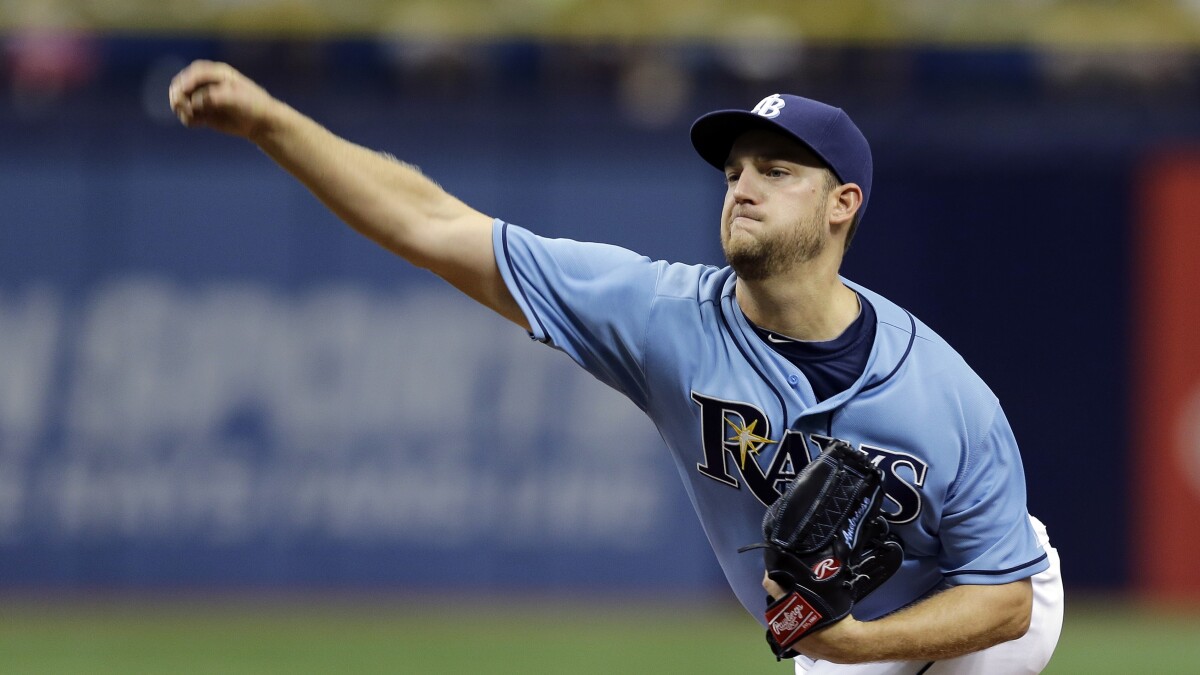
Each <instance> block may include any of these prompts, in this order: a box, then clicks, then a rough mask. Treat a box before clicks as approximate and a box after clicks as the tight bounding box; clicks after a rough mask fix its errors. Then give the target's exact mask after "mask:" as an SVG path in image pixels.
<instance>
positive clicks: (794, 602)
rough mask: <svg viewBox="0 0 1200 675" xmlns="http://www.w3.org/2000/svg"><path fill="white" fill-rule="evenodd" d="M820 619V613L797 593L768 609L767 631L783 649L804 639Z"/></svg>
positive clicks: (789, 595) (787, 596)
mask: <svg viewBox="0 0 1200 675" xmlns="http://www.w3.org/2000/svg"><path fill="white" fill-rule="evenodd" d="M820 619H821V614H820V612H818V611H817V610H815V609H813V606H812V605H810V604H808V602H806V601H805V600H804V598H802V597H800V594H799V593H796V592H795V591H793V592H791V593H789V594H787V595H785V596H784V597H783V599H781V600H778V601H776V602H775V603H774V604H772V605H771V606H770V607H768V608H767V630H769V631H771V636H772V637H774V638H775V642H776V643H778V644H779V646H781V647H790V646H791V645H792V643H794V642H795V641H796V640H799V639H800V638H802V637H804V634H805V633H807V632H808V629H810V628H812V627H813V624H815V623H816V622H817V621H819V620H820Z"/></svg>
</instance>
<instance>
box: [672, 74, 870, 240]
mask: <svg viewBox="0 0 1200 675" xmlns="http://www.w3.org/2000/svg"><path fill="white" fill-rule="evenodd" d="M753 129H768V130H772V131H778V132H782V133H784V134H786V135H788V136H791V137H792V138H794V139H796V140H797V141H800V142H801V143H803V144H804V145H806V146H808V147H809V149H811V150H812V151H813V152H814V153H816V155H817V157H820V158H821V160H822V161H824V162H825V164H826V165H827V166H828V167H829V168H830V170H832V171H833V173H834V175H836V176H837V177H838V180H840V181H842V182H843V183H855V184H857V185H858V187H859V188H861V189H862V193H863V203H862V206H861V207H859V218H860V219H861V218H862V213H863V211H864V210H865V209H866V208H867V200H868V199H869V198H870V196H871V173H872V169H871V146H870V145H869V144H868V143H867V138H866V137H865V136H863V134H862V132H861V131H859V130H858V127H857V126H855V125H854V122H852V121H850V116H849V115H847V114H846V112H845V111H844V110H842V109H841V108H835V107H833V106H831V105H826V104H824V103H821V102H820V101H814V100H812V99H810V98H803V97H801V96H793V95H791V94H772V95H770V96H768V97H766V98H764V99H763V100H761V101H759V102H758V105H756V106H754V107H753V108H752V109H750V110H718V111H716V112H711V113H708V114H707V115H704V116H703V117H701V118H700V119H698V120H696V122H695V123H694V124H692V145H693V146H695V148H696V152H699V153H700V156H701V157H703V158H704V161H706V162H708V163H709V164H712V165H713V166H715V167H717V168H718V169H720V170H722V171H724V170H725V161H726V160H727V159H729V151H730V149H732V148H733V143H734V141H736V140H737V139H738V137H739V136H741V135H742V134H744V133H746V132H747V131H751V130H753Z"/></svg>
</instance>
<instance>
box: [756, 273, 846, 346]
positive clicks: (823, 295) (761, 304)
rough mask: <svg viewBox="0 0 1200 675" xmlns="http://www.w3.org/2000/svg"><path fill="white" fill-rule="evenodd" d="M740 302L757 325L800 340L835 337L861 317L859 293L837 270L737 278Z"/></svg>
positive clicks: (830, 338)
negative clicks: (757, 279) (756, 278)
mask: <svg viewBox="0 0 1200 675" xmlns="http://www.w3.org/2000/svg"><path fill="white" fill-rule="evenodd" d="M736 294H737V302H738V305H739V306H740V307H741V308H742V312H743V313H745V315H746V318H747V319H749V320H750V321H752V322H754V324H755V325H757V326H760V327H762V328H765V329H767V330H771V331H775V332H777V333H780V334H782V335H786V336H789V337H793V338H796V339H798V340H813V341H817V340H832V339H834V338H836V337H837V336H839V335H841V334H842V332H844V331H845V330H846V328H847V327H848V326H849V325H850V324H851V323H853V322H854V319H855V318H857V317H858V312H859V305H858V294H857V293H855V292H854V291H852V290H850V289H849V288H847V287H846V285H845V284H843V283H842V280H841V278H840V277H838V275H837V273H836V271H834V272H832V273H826V274H813V273H811V271H809V273H805V274H800V275H787V276H777V277H772V278H770V279H765V280H762V281H745V280H743V279H741V278H739V279H738V280H737V287H736Z"/></svg>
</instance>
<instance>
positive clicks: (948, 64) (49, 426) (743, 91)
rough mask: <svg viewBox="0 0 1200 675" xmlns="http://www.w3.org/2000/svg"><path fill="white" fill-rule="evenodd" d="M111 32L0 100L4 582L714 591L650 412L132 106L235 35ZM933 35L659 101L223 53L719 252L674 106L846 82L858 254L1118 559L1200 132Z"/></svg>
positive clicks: (485, 163) (1058, 536)
mask: <svg viewBox="0 0 1200 675" xmlns="http://www.w3.org/2000/svg"><path fill="white" fill-rule="evenodd" d="M114 45H115V46H110V51H111V53H110V57H111V58H110V63H111V64H114V65H112V67H111V69H110V71H107V72H105V73H104V74H102V75H101V77H100V80H99V81H98V82H97V83H96V84H94V85H92V86H89V87H85V88H84V89H82V90H80V91H77V92H75V93H72V94H69V95H68V96H67V97H66V98H65V99H63V100H62V101H60V103H59V104H57V105H52V106H46V107H42V108H40V109H37V110H34V111H32V112H31V111H30V110H28V109H19V108H18V107H17V106H15V105H8V106H7V107H4V108H0V139H3V140H2V141H0V144H2V147H3V150H2V151H0V220H2V222H0V585H2V586H4V587H9V588H23V587H34V588H41V587H64V588H75V587H138V588H167V587H181V586H201V587H209V586H228V585H256V586H331V587H337V586H393V587H406V588H408V587H414V588H430V589H434V588H441V587H445V586H447V585H449V584H455V585H460V584H461V582H462V580H463V579H468V580H470V583H472V584H474V585H479V586H483V587H487V588H491V589H502V588H512V587H518V588H540V589H542V588H544V589H550V590H568V589H572V588H576V587H578V586H581V585H586V586H589V587H594V586H602V587H611V588H617V589H650V588H653V589H670V590H697V591H699V590H703V591H708V590H710V589H718V588H720V587H722V585H723V581H722V578H721V573H720V571H719V569H717V568H716V565H715V563H714V562H713V560H712V556H711V554H710V553H709V551H708V548H707V544H706V542H705V541H704V537H703V534H702V533H701V530H700V528H699V525H698V524H697V523H696V522H695V517H694V516H693V515H692V513H691V509H690V506H689V505H688V504H687V500H686V497H685V494H684V491H683V489H682V487H681V485H680V484H679V481H678V478H677V476H676V475H675V469H674V467H673V464H672V463H671V462H670V460H669V458H668V457H667V455H666V452H665V450H664V449H663V448H662V444H661V441H660V440H659V439H658V437H657V434H656V433H655V431H654V430H653V428H652V427H651V426H650V425H649V423H648V422H647V421H646V420H644V419H643V418H642V417H641V415H640V413H639V412H638V411H637V410H636V408H634V407H633V406H632V405H631V404H629V403H628V402H626V401H624V400H623V399H621V398H620V397H619V396H618V395H616V394H615V393H613V392H611V391H609V390H608V389H606V388H605V387H603V386H601V385H599V384H598V383H597V382H596V381H594V380H593V379H592V378H590V377H589V376H587V375H586V374H584V373H582V372H581V371H578V370H577V369H576V368H575V367H574V366H573V364H571V363H570V362H569V360H568V359H566V358H565V357H564V356H562V355H561V354H558V353H556V352H554V351H553V350H551V349H548V348H546V347H544V346H541V345H538V344H536V343H532V342H531V341H530V340H529V339H528V338H527V337H526V336H525V335H524V333H523V332H522V331H520V330H519V329H517V328H515V327H513V326H511V325H509V324H507V323H506V322H504V321H503V320H501V319H499V318H498V317H495V316H492V315H491V314H490V313H488V312H486V311H485V310H480V309H478V308H477V307H475V306H474V305H473V304H472V303H471V302H470V301H468V300H466V299H465V298H462V297H460V296H458V295H457V294H456V293H455V292H453V291H452V290H450V289H449V288H448V287H446V286H444V285H443V284H442V283H441V282H439V281H438V280H436V279H435V278H434V277H432V275H430V274H428V273H426V272H424V271H421V270H416V269H413V268H410V267H408V266H407V265H406V264H404V263H402V262H401V261H398V260H396V259H395V258H393V257H391V256H390V255H389V254H387V253H385V252H383V251H381V250H379V249H377V248H375V247H374V246H373V245H372V244H370V243H369V242H366V241H365V240H362V239H361V238H359V237H358V235H356V234H354V233H353V232H350V231H349V230H348V229H347V228H345V227H344V226H342V225H341V224H340V223H338V222H337V221H336V220H335V219H334V218H333V217H332V216H331V215H329V214H328V213H326V212H325V211H324V210H323V209H322V208H321V206H320V205H319V204H318V203H317V202H316V201H315V200H314V199H313V198H312V197H311V196H309V195H308V194H307V193H306V192H305V191H304V190H303V189H302V188H300V187H299V186H298V185H296V184H295V183H294V182H293V181H292V180H291V179H290V178H288V177H287V176H286V175H285V174H284V173H283V172H281V171H279V170H278V169H277V168H275V167H274V165H272V164H271V163H270V161H269V160H268V159H267V158H266V157H265V156H264V155H262V154H261V153H260V152H258V151H256V150H255V149H253V148H252V147H250V146H248V145H246V144H244V143H242V142H239V141H236V140H232V139H228V138H224V137H221V136H218V135H216V134H213V133H211V132H206V131H186V130H184V129H182V128H181V127H178V126H177V125H174V124H172V123H170V121H169V120H164V119H163V116H162V115H161V114H147V113H146V112H145V109H144V106H143V104H142V97H143V96H144V95H147V94H146V93H145V92H146V91H147V90H148V89H147V88H148V87H149V91H151V93H150V94H148V95H150V96H153V95H154V94H153V91H155V89H154V86H153V85H155V84H156V83H157V81H156V80H155V79H154V77H153V76H152V75H147V72H149V71H151V70H152V69H153V67H154V66H153V63H154V59H155V58H158V57H161V56H163V55H164V54H166V55H169V56H171V57H173V58H176V57H177V58H181V59H182V58H190V57H191V56H200V55H220V53H219V50H216V49H215V48H212V47H211V46H206V45H204V44H196V43H188V44H184V43H180V44H178V45H172V44H169V43H161V44H160V43H155V44H153V45H150V46H147V45H141V46H140V47H139V46H138V45H136V44H135V45H134V46H132V47H131V46H130V45H129V44H127V43H114ZM356 49H361V48H360V47H355V46H353V45H351V46H348V47H343V50H344V53H342V52H338V53H342V54H343V57H342V58H349V57H345V54H351V55H354V54H358V53H359V52H358V51H356ZM531 49H532V48H531ZM533 51H534V52H536V49H534V50H533ZM209 52H217V53H216V54H210V53H209ZM518 52H519V50H518ZM519 53H523V52H519ZM113 55H115V56H113ZM143 56H144V57H145V58H143ZM152 57H153V58H152ZM923 58H925V59H927V60H928V62H929V63H930V64H931V65H929V66H928V67H925V68H918V70H917V76H915V77H914V79H913V81H912V82H910V86H908V87H907V88H906V89H904V90H903V91H902V92H891V93H888V94H887V95H883V94H879V93H878V92H873V91H871V90H870V89H869V88H867V87H858V88H855V87H847V86H845V84H844V83H843V84H835V83H832V81H831V80H829V79H827V80H823V81H821V82H819V83H816V84H814V85H813V86H812V90H811V91H806V90H805V89H804V87H805V84H804V83H802V82H778V83H776V82H771V83H765V84H763V85H761V86H757V85H756V86H753V87H752V86H749V85H746V84H745V83H738V82H732V81H726V80H722V79H720V78H713V79H712V81H711V82H710V83H709V86H707V87H704V88H703V89H702V92H701V93H698V94H697V95H696V96H695V97H694V100H693V101H692V102H691V103H690V104H689V107H688V108H687V109H686V110H685V111H684V112H683V113H682V114H681V115H680V116H679V118H678V119H677V120H676V121H675V122H673V123H670V124H667V125H665V126H662V127H655V128H644V127H639V126H637V125H635V124H632V123H630V122H627V121H626V120H625V118H624V117H622V115H621V113H620V111H619V110H618V109H617V108H616V105H615V104H614V103H613V97H612V96H608V95H607V94H608V93H611V92H609V91H608V90H606V89H605V87H606V86H607V85H606V84H605V83H604V82H599V83H598V84H597V86H596V90H595V91H592V92H589V93H587V94H580V95H569V96H568V95H564V94H563V93H562V91H561V90H556V89H554V88H553V87H551V86H547V85H545V82H544V80H542V79H539V77H537V76H536V75H534V74H531V73H535V72H536V71H537V69H536V68H528V67H526V66H525V65H519V66H512V67H511V68H510V69H509V70H505V69H503V68H499V69H498V71H497V72H494V73H492V74H491V75H490V76H489V77H490V78H491V79H489V80H488V84H487V85H486V86H483V87H477V86H474V85H472V86H468V85H467V84H460V85H456V86H457V87H458V88H451V90H449V91H422V90H421V89H420V87H418V86H416V85H414V84H411V83H409V84H405V83H403V82H401V83H397V82H395V81H392V80H389V79H388V78H385V77H379V76H377V74H375V75H372V74H371V73H370V72H367V73H366V74H363V72H361V71H359V70H355V68H354V67H353V66H354V63H357V64H359V65H361V62H359V61H354V63H352V64H351V65H345V64H343V65H342V66H340V67H341V68H343V70H337V69H336V68H326V69H324V70H319V69H317V70H314V71H312V72H316V73H317V74H315V75H312V79H306V78H305V77H303V76H301V75H298V74H297V72H296V70H297V69H299V71H300V72H301V73H309V71H306V70H304V69H305V68H306V66H304V65H303V64H302V65H299V66H296V65H293V66H290V67H289V66H287V65H286V63H285V64H283V65H280V64H279V63H275V64H274V65H271V64H270V60H269V59H262V58H260V59H259V60H257V61H254V62H253V63H250V64H243V66H244V67H246V69H247V70H248V71H249V72H251V73H252V74H254V75H255V76H257V77H260V78H261V79H263V80H264V81H265V82H267V83H268V84H269V85H270V86H271V87H272V88H273V89H274V90H275V91H276V92H277V93H280V94H281V95H282V96H284V97H285V98H287V99H288V100H289V101H291V102H292V103H293V104H295V105H296V106H297V107H299V108H301V109H302V110H305V111H307V112H309V113H311V114H312V115H313V116H314V117H316V118H317V119H319V120H320V121H322V122H324V123H326V124H327V125H328V126H330V127H331V128H332V129H334V130H335V131H337V132H339V133H341V134H344V135H346V136H348V137H350V138H352V139H354V140H356V141H359V142H361V143H364V144H366V145H369V146H371V147H374V148H378V149H380V150H386V151H389V152H392V153H394V154H395V155H397V156H399V157H401V158H403V159H405V160H407V161H410V162H413V163H415V164H417V165H419V166H421V167H422V168H423V169H424V170H425V171H426V172H427V173H428V174H429V175H431V176H432V177H434V178H435V179H437V180H438V181H439V182H441V183H442V184H443V185H444V186H445V187H446V188H447V189H449V190H450V191H451V192H453V193H455V194H457V195H459V196H460V197H462V198H463V199H464V200H466V201H467V202H469V203H471V204H473V205H475V206H476V207H477V208H479V209H481V210H483V211H485V212H488V213H490V214H493V215H496V216H500V217H504V218H506V219H508V220H511V221H513V222H516V223H518V224H521V225H524V226H527V227H530V228H531V229H534V230H536V231H538V232H541V233H544V234H547V235H552V236H569V237H573V238H581V239H593V240H602V241H609V242H613V243H617V244H621V245H624V246H628V247H630V248H633V249H635V250H639V251H641V252H643V253H646V254H648V255H651V256H653V257H666V258H669V259H674V260H685V261H690V262H718V261H719V259H720V254H719V249H718V246H717V243H716V223H717V212H718V209H719V204H720V199H721V189H722V188H721V180H720V177H719V175H718V174H716V173H715V172H713V171H712V170H711V168H709V167H707V166H706V165H704V164H703V163H702V162H700V161H699V160H698V159H696V158H695V157H694V155H693V153H692V151H691V148H690V145H689V143H688V141H687V133H686V132H687V126H688V124H689V123H690V120H691V118H692V117H694V116H695V115H696V114H699V113H700V112H703V111H705V110H707V109H709V108H712V107H718V106H725V105H737V104H752V103H753V102H754V100H757V98H758V97H760V96H761V95H765V94H769V93H772V92H771V91H768V89H771V88H772V87H776V86H778V88H780V89H784V88H790V89H792V90H795V91H801V92H802V93H809V94H810V95H814V96H823V97H825V98H827V99H828V100H830V101H832V102H835V103H839V104H841V105H843V106H845V107H846V108H847V109H848V110H849V111H850V112H851V114H852V115H854V116H855V117H856V119H858V120H859V122H860V125H861V126H862V127H863V129H864V131H865V132H866V133H867V135H868V137H870V138H871V139H872V140H873V142H874V147H875V153H876V167H877V176H876V179H875V190H874V193H873V197H872V201H871V205H870V211H869V214H868V216H867V218H866V220H865V222H864V224H863V227H862V230H861V233H860V235H859V238H858V240H857V241H856V242H855V245H854V247H853V249H852V251H851V255H850V257H849V259H848V261H847V264H846V270H845V271H846V274H847V276H849V277H851V278H853V279H855V280H856V281H859V282H861V283H864V284H866V285H868V286H870V287H872V288H874V289H876V290H878V291H880V292H883V293H885V294H887V295H890V296H891V297H892V298H893V299H895V300H897V301H898V302H900V303H901V304H904V305H906V306H907V307H909V308H910V309H912V310H913V311H914V312H915V313H917V314H918V315H919V316H921V317H922V318H923V319H924V320H926V321H927V322H928V323H929V324H930V325H932V326H933V327H934V328H935V329H937V330H939V331H940V332H941V333H942V334H943V335H945V336H946V337H947V338H948V339H949V340H950V341H951V342H952V343H953V344H954V345H956V346H957V347H958V348H959V350H960V351H961V352H962V353H963V354H964V355H965V356H966V358H967V359H968V361H969V362H971V363H972V364H973V365H974V366H975V368H976V370H978V371H979V372H980V373H981V374H982V375H983V376H984V377H985V379H987V380H988V381H989V383H990V384H991V385H992V387H993V389H994V390H995V391H996V392H997V394H998V395H999V396H1000V397H1001V399H1002V401H1003V402H1004V404H1005V407H1006V410H1007V413H1008V417H1009V419H1010V421H1011V422H1012V424H1013V426H1014V428H1015V430H1016V432H1017V434H1018V438H1019V439H1020V440H1021V442H1022V446H1023V452H1024V455H1025V460H1026V469H1027V477H1028V483H1029V490H1030V503H1031V507H1032V510H1033V511H1034V512H1035V513H1036V514H1038V515H1039V516H1041V517H1042V518H1043V520H1045V521H1046V522H1047V523H1048V524H1049V526H1050V528H1051V533H1052V536H1053V537H1054V539H1055V541H1056V543H1057V545H1058V546H1059V548H1060V550H1061V551H1062V553H1063V555H1064V560H1065V561H1066V571H1067V579H1068V582H1069V584H1071V585H1073V586H1075V587H1077V588H1085V587H1087V588H1117V587H1121V586H1123V585H1124V584H1125V583H1126V581H1127V571H1126V569H1125V566H1126V564H1127V561H1126V560H1125V559H1123V558H1122V557H1121V555H1120V554H1119V553H1114V551H1113V550H1112V549H1113V548H1114V546H1113V542H1114V541H1118V542H1119V541H1122V540H1123V537H1125V536H1127V535H1128V527H1129V518H1128V515H1127V510H1128V508H1129V495H1128V488H1129V486H1128V484H1127V479H1126V473H1127V470H1128V464H1129V459H1128V449H1127V446H1128V436H1129V434H1130V433H1131V430H1130V429H1129V428H1128V423H1127V422H1126V415H1127V408H1128V405H1129V401H1128V393H1127V391H1128V388H1129V375H1130V373H1129V372H1128V367H1127V365H1126V364H1127V362H1128V353H1127V351H1128V334H1129V331H1130V326H1129V325H1128V323H1127V316H1128V314H1129V312H1128V302H1129V300H1128V297H1129V288H1128V283H1129V281H1128V276H1129V266H1130V262H1129V256H1130V252H1129V251H1128V244H1127V242H1128V240H1129V232H1128V227H1129V213H1130V212H1131V210H1132V203H1131V199H1132V194H1133V192H1132V186H1133V181H1134V177H1135V171H1136V165H1137V160H1138V157H1139V156H1140V155H1141V153H1142V152H1144V150H1145V149H1146V148H1149V147H1156V146H1157V145H1158V144H1160V143H1162V142H1164V141H1165V140H1171V139H1188V138H1194V137H1195V135H1196V133H1197V130H1196V129H1195V128H1192V127H1193V126H1194V123H1192V122H1189V121H1186V120H1187V116H1186V115H1184V114H1183V113H1182V110H1183V109H1184V108H1186V106H1184V105H1182V103H1181V102H1180V101H1178V100H1175V101H1173V102H1172V101H1167V102H1164V103H1163V104H1162V106H1163V107H1162V108H1161V109H1156V110H1158V112H1155V113H1148V112H1147V110H1148V108H1147V107H1146V106H1144V105H1142V106H1132V105H1127V102H1126V101H1122V100H1117V99H1118V98H1119V97H1107V96H1105V97H1099V98H1084V99H1083V100H1080V99H1075V98H1067V99H1065V100H1064V99H1060V98H1054V97H1050V96H1047V95H1045V94H1044V93H1043V92H1041V91H1040V90H1039V89H1038V87H1037V86H1036V85H1035V84H1034V83H1031V82H1028V81H1027V79H1026V77H1025V76H1023V75H1018V76H1013V75H1012V73H1013V68H1011V67H1007V68H1001V69H998V70H997V69H994V68H992V67H991V66H988V65H986V64H985V66H982V67H981V66H979V65H978V61H979V56H978V55H974V56H973V57H971V58H972V59H974V60H973V61H972V60H971V59H967V65H966V66H963V65H961V63H960V61H958V60H956V59H959V58H960V57H957V56H956V55H954V54H940V55H935V56H926V57H923ZM961 58H964V59H965V58H966V57H961ZM351 60H352V61H353V59H351ZM518 61H519V59H518ZM332 62H333V63H335V64H337V63H338V60H337V59H333V60H332ZM916 62H917V63H918V64H920V63H922V61H921V60H920V59H918V60H917V61H916ZM1018 62H1020V59H1018ZM972 63H975V64H976V65H973V66H972V65H971V64H972ZM289 68H291V69H290V70H289ZM368 70H369V69H368ZM1016 70H1017V71H1018V72H1020V68H1017V69H1016ZM339 73H345V76H344V77H339ZM309 74H311V73H309ZM981 77H983V78H984V79H986V77H993V82H992V86H990V87H989V86H984V85H981V83H980V78H981ZM148 83H149V84H148ZM866 84H869V82H867V83H866ZM161 94H162V98H163V105H164V106H165V88H164V89H163V90H162V92H161ZM1143 103H1144V102H1143ZM1177 110H1178V111H1180V112H1176V111H1177ZM159 112H160V113H161V111H159ZM1148 115H1149V118H1147V116H1148ZM1147 119H1149V123H1146V120H1147ZM1139 122H1140V124H1139ZM1101 529H1103V531H1106V532H1109V534H1108V535H1106V536H1105V537H1104V538H1103V539H1100V538H1097V537H1095V536H1094V533H1095V532H1097V531H1101ZM748 543H749V542H748ZM1115 548H1118V549H1119V548H1120V547H1119V546H1117V547H1115ZM1083 561H1086V563H1084V562H1083Z"/></svg>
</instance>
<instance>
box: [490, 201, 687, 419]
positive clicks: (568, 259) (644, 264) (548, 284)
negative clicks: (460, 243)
mask: <svg viewBox="0 0 1200 675" xmlns="http://www.w3.org/2000/svg"><path fill="white" fill-rule="evenodd" d="M492 237H493V239H492V243H493V247H494V249H495V253H496V262H497V264H498V265H499V267H500V273H501V275H502V276H503V277H504V282H505V284H507V286H508V289H509V291H510V292H511V293H512V295H513V298H515V299H516V301H517V304H518V305H520V307H521V310H522V311H523V312H524V313H525V317H526V319H527V320H528V322H529V325H530V327H531V329H530V336H531V337H532V338H534V339H535V340H539V341H541V342H545V343H547V344H549V345H551V346H553V347H555V348H556V349H559V350H561V351H563V352H565V353H566V354H567V355H568V356H570V357H571V358H572V359H573V360H574V361H575V362H576V363H578V364H579V365H580V366H583V368H584V369H586V370H587V371H588V372H590V373H591V374H592V375H594V376H595V377H596V378H597V379H599V380H600V381H602V382H604V383H605V384H607V385H609V386H611V387H613V388H614V389H616V390H617V391H619V392H621V393H623V394H625V395H626V396H627V397H629V398H630V399H631V400H632V401H633V402H634V403H635V404H636V405H637V406H638V407H640V408H643V409H645V407H646V396H645V390H646V387H645V376H644V363H645V340H646V333H647V329H648V326H647V324H648V320H649V316H650V310H651V306H652V303H653V300H654V297H655V289H656V286H657V283H658V278H659V275H660V274H661V271H662V269H663V267H664V264H663V263H656V262H653V261H651V260H650V259H649V258H647V257H645V256H641V255H638V254H636V253H634V252H632V251H629V250H627V249H624V248H621V247H618V246H612V245H609V244H596V243H587V242H579V241H573V240H569V239H549V238H546V237H540V236H538V235H535V234H533V233H532V232H529V231H528V230H526V229H524V228H521V227H518V226H516V225H512V224H510V223H505V222H503V221H500V220H497V221H495V223H494V225H493V233H492Z"/></svg>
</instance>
